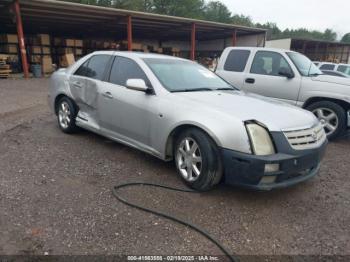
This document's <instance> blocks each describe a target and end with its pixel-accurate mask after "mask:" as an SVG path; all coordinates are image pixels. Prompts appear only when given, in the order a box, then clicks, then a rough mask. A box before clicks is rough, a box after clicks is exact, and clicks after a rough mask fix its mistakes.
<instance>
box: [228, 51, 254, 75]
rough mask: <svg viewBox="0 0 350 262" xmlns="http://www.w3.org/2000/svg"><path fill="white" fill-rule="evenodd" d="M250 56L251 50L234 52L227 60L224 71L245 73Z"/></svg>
mask: <svg viewBox="0 0 350 262" xmlns="http://www.w3.org/2000/svg"><path fill="white" fill-rule="evenodd" d="M249 55H250V51H249V50H232V51H231V52H230V53H229V54H228V56H227V59H226V62H225V65H224V70H225V71H233V72H243V71H244V68H245V66H246V64H247V61H248V58H249Z"/></svg>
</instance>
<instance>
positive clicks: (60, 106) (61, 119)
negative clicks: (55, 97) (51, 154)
mask: <svg viewBox="0 0 350 262" xmlns="http://www.w3.org/2000/svg"><path fill="white" fill-rule="evenodd" d="M56 108H57V121H58V126H59V127H60V129H61V130H62V131H63V132H64V133H67V134H72V133H75V132H77V131H78V127H77V126H76V125H75V118H76V116H77V110H76V107H75V106H74V103H73V101H72V100H71V99H70V98H68V97H62V98H61V99H60V100H59V101H58V103H57V105H56Z"/></svg>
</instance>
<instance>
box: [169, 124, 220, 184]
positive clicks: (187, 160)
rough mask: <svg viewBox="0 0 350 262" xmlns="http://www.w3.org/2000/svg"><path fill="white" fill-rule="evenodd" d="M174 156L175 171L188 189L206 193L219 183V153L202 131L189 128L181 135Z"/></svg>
mask: <svg viewBox="0 0 350 262" xmlns="http://www.w3.org/2000/svg"><path fill="white" fill-rule="evenodd" d="M174 155H175V164H176V168H177V171H178V173H179V175H180V177H181V178H182V180H183V181H184V182H185V183H186V184H187V185H189V186H190V187H192V188H194V189H196V190H199V191H206V190H210V189H211V188H213V187H214V186H215V185H216V184H218V183H219V182H220V180H221V177H222V173H223V170H222V163H221V158H220V153H219V150H218V148H217V146H216V144H215V143H214V142H213V141H212V139H211V138H210V137H209V136H208V135H207V134H206V133H204V132H203V131H201V130H199V129H195V128H191V129H188V130H186V131H184V132H183V133H181V134H180V136H179V137H178V138H177V140H176V143H175V153H174Z"/></svg>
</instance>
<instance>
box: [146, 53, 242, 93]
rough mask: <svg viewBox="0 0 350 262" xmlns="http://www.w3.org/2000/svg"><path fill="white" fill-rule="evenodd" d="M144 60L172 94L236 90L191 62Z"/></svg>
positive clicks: (160, 59) (158, 59) (162, 59)
mask: <svg viewBox="0 0 350 262" xmlns="http://www.w3.org/2000/svg"><path fill="white" fill-rule="evenodd" d="M143 60H144V61H145V63H146V64H147V65H148V66H149V67H150V69H151V70H152V72H153V73H154V74H155V75H156V77H157V78H158V79H159V81H160V82H161V83H162V85H163V86H164V87H165V88H166V89H167V90H168V91H170V92H195V91H212V90H236V89H235V88H234V87H233V86H231V85H230V84H228V83H227V82H225V81H224V80H223V79H221V78H220V77H219V76H217V75H216V74H215V73H213V72H211V71H209V70H208V69H206V68H204V67H203V66H201V65H198V64H196V63H194V62H191V61H186V60H180V59H164V58H145V59H143Z"/></svg>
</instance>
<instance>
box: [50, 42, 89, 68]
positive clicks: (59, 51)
mask: <svg viewBox="0 0 350 262" xmlns="http://www.w3.org/2000/svg"><path fill="white" fill-rule="evenodd" d="M54 54H55V57H56V59H55V60H56V61H57V62H58V64H59V66H60V67H67V66H69V65H71V63H72V62H74V61H75V60H78V59H79V58H81V57H82V56H83V40H81V39H68V38H61V37H55V38H54Z"/></svg>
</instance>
